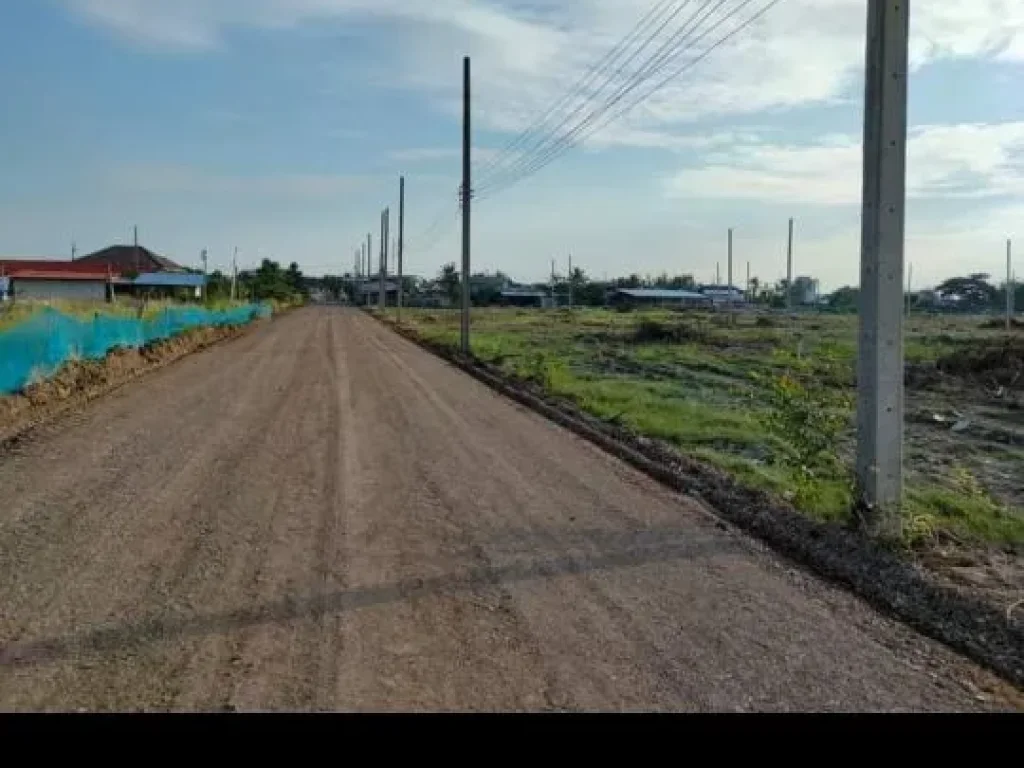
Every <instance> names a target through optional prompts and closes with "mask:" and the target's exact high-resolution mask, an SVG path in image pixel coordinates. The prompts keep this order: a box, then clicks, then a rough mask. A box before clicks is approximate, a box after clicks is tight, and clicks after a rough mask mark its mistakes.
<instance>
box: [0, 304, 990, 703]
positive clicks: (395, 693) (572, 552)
mask: <svg viewBox="0 0 1024 768" xmlns="http://www.w3.org/2000/svg"><path fill="white" fill-rule="evenodd" d="M987 681H990V678H989V677H988V676H987V675H986V674H985V673H983V672H981V671H980V670H979V669H978V668H977V667H974V666H973V665H971V664H970V663H968V662H966V661H964V660H962V659H960V658H959V657H957V656H955V655H954V654H952V653H951V652H949V651H947V650H946V649H944V648H943V647H940V646H938V645H937V644H935V643H932V642H931V641H928V640H926V639H923V638H921V637H919V636H918V635H916V634H914V633H913V632H911V631H910V630H908V629H906V628H905V627H903V626H901V625H898V624H896V623H894V622H891V621H889V620H887V619H884V618H882V617H880V616H879V615H878V614H876V613H874V612H873V611H872V610H871V609H870V608H868V607H866V606H865V605H863V604H862V603H861V602H860V601H858V600H856V599H855V598H853V597H851V596H850V595H848V594H846V593H844V592H841V591H839V590H836V589H833V588H831V587H829V586H826V585H824V584H822V583H820V582H818V581H816V580H815V579H813V578H811V577H810V576H807V575H805V574H803V573H802V572H799V571H797V570H795V569H793V568H791V567H790V566H788V565H786V564H785V563H783V562H781V561H780V560H779V559H778V558H776V557H774V556H773V555H771V554H769V553H766V552H765V551H763V549H762V548H761V547H760V546H759V545H757V544H755V543H754V542H752V541H751V540H749V539H748V538H746V537H745V536H742V535H740V534H738V533H735V532H733V531H731V530H728V529H726V528H725V527H724V526H723V525H721V524H719V523H718V522H717V521H716V520H715V519H714V518H713V517H712V516H711V515H709V514H708V513H707V512H706V511H704V510H702V509H701V508H700V507H699V506H698V505H697V504H696V502H694V501H692V500H689V499H687V498H685V497H683V496H680V495H678V494H675V493H672V492H670V491H668V490H666V489H664V488H663V487H661V486H659V485H658V484H656V483H655V482H654V481H652V480H650V479H648V478H646V477H645V476H643V475H641V474H639V473H638V472H636V471H634V470H632V469H631V468H629V467H627V466H626V465H624V464H622V463H620V462H619V461H617V460H615V459H613V458H611V457H610V456H608V455H606V454H604V453H602V452H601V451H599V450H598V449H597V448H595V447H593V446H591V445H590V444H588V443H586V442H584V441H582V440H580V439H578V438H577V437H575V436H573V435H571V434H570V433H568V432H566V431H565V430H562V429H561V428H559V427H556V426H554V425H552V424H550V423H549V422H547V421H545V420H543V419H542V418H540V417H538V416H536V415H535V414H533V413H531V412H529V411H527V410H525V409H523V408H520V407H519V406H516V405H514V404H512V403H510V402H508V401H506V400H503V399H502V398H500V397H498V396H497V395H495V394H493V393H492V392H491V391H490V390H488V389H486V388H485V387H484V386H483V385H481V384H479V383H477V382H476V381H474V380H472V379H470V378H468V377H467V376H465V375H463V374H462V373H460V372H458V371H456V370H454V369H452V368H450V367H449V366H447V365H446V364H445V363H443V362H441V361H440V360H438V359H436V358H434V357H432V356H430V355H429V354H427V353H426V352H424V351H422V350H420V349H418V348H417V347H415V346H413V345H412V344H410V343H409V342H407V341H405V340H403V339H400V338H399V337H397V336H396V335H394V334H392V333H391V332H390V331H388V330H386V329H385V328H383V327H382V326H380V325H379V324H377V323H376V322H375V321H373V320H371V319H370V318H367V317H365V316H362V315H361V314H359V313H357V312H355V311H351V310H346V309H343V308H333V307H319V308H309V309H306V310H303V311H300V312H297V313H293V314H291V315H288V316H286V317H284V318H281V319H280V320H277V321H275V322H273V323H271V324H267V325H266V326H264V327H262V328H260V329H258V330H255V331H253V332H252V333H250V334H248V335H246V336H244V337H242V338H240V339H238V340H236V341H232V342H230V343H227V344H224V345H221V346H218V347H216V348H213V349H209V350H206V351H204V352H202V353H199V354H197V355H194V356H192V357H189V358H187V359H185V360H183V361H181V362H179V363H177V364H175V365H173V366H171V367H169V368H167V369H164V370H162V371H159V372H157V373H154V374H153V375H151V376H148V377H146V378H145V379H143V380H141V381H138V382H136V383H134V384H131V385H129V386H128V387H126V388H124V389H122V390H120V391H118V392H116V393H114V394H112V395H110V396H108V397H106V398H102V399H100V400H97V401H95V402H93V403H92V404H90V405H89V406H88V407H87V408H86V409H85V410H83V411H82V412H80V413H78V414H76V415H74V416H72V417H68V418H65V419H63V420H62V421H60V422H59V423H56V424H54V425H52V426H50V427H47V428H43V429H41V430H39V431H38V432H36V433H35V434H33V435H32V437H30V438H29V439H28V440H26V441H24V442H23V443H22V444H20V445H19V446H17V447H16V448H14V449H12V450H10V451H8V452H7V453H6V454H4V455H0V709H3V710H69V709H70V710H76V709H84V710H135V709H145V710H167V709H172V710H459V711H462V710H522V709H525V710H681V711H687V710H726V711H731V710H970V709H978V708H982V709H987V708H1005V707H1006V701H1007V700H1006V699H1002V698H1000V695H999V694H997V693H994V692H993V691H995V690H996V689H995V688H992V689H989V688H987V687H986V682H987ZM986 691H989V692H988V693H986Z"/></svg>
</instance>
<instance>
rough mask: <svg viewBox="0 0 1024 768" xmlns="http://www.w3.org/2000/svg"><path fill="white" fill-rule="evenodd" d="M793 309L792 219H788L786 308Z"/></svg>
mask: <svg viewBox="0 0 1024 768" xmlns="http://www.w3.org/2000/svg"><path fill="white" fill-rule="evenodd" d="M792 309H793V219H790V220H789V240H788V244H787V245H786V310H787V311H792Z"/></svg>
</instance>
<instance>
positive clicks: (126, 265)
mask: <svg viewBox="0 0 1024 768" xmlns="http://www.w3.org/2000/svg"><path fill="white" fill-rule="evenodd" d="M75 264H92V265H93V266H100V265H102V266H104V267H109V268H110V270H111V271H113V272H114V273H116V274H130V273H132V272H134V273H136V274H140V275H141V274H144V273H152V272H187V271H188V270H187V269H185V267H183V266H181V265H180V264H175V263H174V262H173V261H171V260H170V259H168V258H166V257H165V256H160V255H158V254H156V253H153V251H151V250H149V249H148V248H144V247H143V246H141V245H140V246H134V245H112V246H110V247H109V248H104V249H103V250H102V251H96V252H95V253H90V254H89V255H88V256H82V257H81V258H80V259H76V260H75Z"/></svg>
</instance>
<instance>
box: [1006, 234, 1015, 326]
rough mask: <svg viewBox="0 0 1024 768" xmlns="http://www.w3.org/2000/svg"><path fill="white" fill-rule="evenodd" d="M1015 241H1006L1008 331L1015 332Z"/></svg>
mask: <svg viewBox="0 0 1024 768" xmlns="http://www.w3.org/2000/svg"><path fill="white" fill-rule="evenodd" d="M1013 291H1014V288H1013V241H1012V240H1007V241H1006V330H1007V331H1012V330H1013V298H1014V297H1013Z"/></svg>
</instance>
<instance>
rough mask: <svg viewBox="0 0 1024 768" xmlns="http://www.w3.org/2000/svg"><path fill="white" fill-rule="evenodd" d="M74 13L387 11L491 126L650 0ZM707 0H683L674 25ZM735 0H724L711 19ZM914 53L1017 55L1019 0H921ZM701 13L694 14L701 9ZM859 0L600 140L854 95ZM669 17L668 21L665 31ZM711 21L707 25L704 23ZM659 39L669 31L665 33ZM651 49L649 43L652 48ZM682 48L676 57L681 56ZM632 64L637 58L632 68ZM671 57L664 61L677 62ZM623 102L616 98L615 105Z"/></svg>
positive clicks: (751, 35) (794, 18) (163, 36)
mask: <svg viewBox="0 0 1024 768" xmlns="http://www.w3.org/2000/svg"><path fill="white" fill-rule="evenodd" d="M66 2H68V3H69V4H70V7H71V8H73V9H74V10H75V11H76V12H78V13H79V14H81V15H83V16H84V17H86V18H88V19H90V20H91V21H92V22H94V23H97V24H101V25H104V26H107V27H109V28H111V29H113V30H115V31H116V32H119V33H121V34H122V35H124V36H126V37H127V38H129V39H130V40H132V41H135V42H140V43H146V44H154V43H159V44H163V45H165V46H168V47H171V48H183V49H190V48H191V49H195V48H199V49H202V48H206V47H209V46H213V45H217V44H219V43H221V42H222V41H223V39H224V33H225V32H226V31H228V30H230V29H232V28H236V27H245V26H249V27H262V28H290V27H296V26H299V25H310V24H314V23H316V24H321V25H322V24H323V23H330V22H337V23H343V22H348V21H351V20H352V19H365V20H370V21H374V20H375V21H378V22H381V23H389V24H392V25H395V26H396V27H397V29H395V30H392V32H393V33H394V34H391V35H389V36H390V38H391V39H393V40H394V41H395V49H396V50H397V51H399V54H400V62H399V65H400V67H401V71H400V72H399V73H398V76H399V77H400V79H401V82H403V83H404V84H405V85H406V86H407V87H412V88H418V89H423V90H425V91H427V92H428V93H429V94H431V95H432V97H433V98H434V99H435V100H436V101H437V103H438V104H439V105H440V106H441V108H443V109H445V110H448V111H451V112H456V111H457V109H458V104H457V102H458V98H457V96H458V91H459V87H460V85H459V76H458V72H459V69H458V67H459V57H460V56H461V55H462V54H463V53H467V54H470V55H472V56H473V58H474V62H473V65H474V82H475V83H476V84H477V86H478V89H477V93H478V96H477V100H476V106H477V110H478V112H479V113H480V115H481V117H482V119H483V122H484V124H485V125H486V126H488V127H492V128H497V129H501V130H509V131H513V130H518V129H521V128H522V127H524V126H525V125H527V124H529V122H530V121H531V120H533V119H534V118H535V117H537V115H538V114H539V113H540V112H541V111H542V110H543V109H544V108H545V107H546V106H547V105H549V104H550V103H552V102H553V100H554V99H555V98H557V96H558V95H559V94H561V93H563V92H565V91H566V89H567V88H568V87H569V86H570V85H571V84H572V83H573V82H575V80H576V79H577V78H578V77H579V76H580V75H581V74H582V72H584V71H585V69H586V68H587V67H588V66H589V65H590V64H591V63H593V62H594V61H596V60H597V59H598V58H599V57H600V56H601V55H602V54H603V52H604V51H606V50H608V49H609V48H610V47H611V46H612V45H613V44H614V43H615V42H616V41H617V40H618V39H619V38H620V37H622V36H623V35H624V34H625V33H626V32H627V31H628V30H629V29H630V28H631V26H632V25H633V24H634V23H635V22H636V21H637V20H638V19H639V18H640V16H641V15H642V14H643V13H645V12H646V11H647V9H648V8H650V7H651V5H652V3H653V0H574V1H570V0H531V2H530V3H523V2H519V1H518V0H515V1H513V0H430V1H429V2H427V1H426V0H424V1H422V2H411V1H409V0H66ZM765 2H767V0H756V2H753V3H752V4H751V5H750V6H748V7H746V8H745V9H744V10H742V11H740V12H739V13H737V15H736V16H735V17H733V18H732V19H730V20H729V21H727V22H725V23H724V24H723V25H722V26H721V27H720V28H719V29H718V30H717V31H715V32H713V33H710V34H708V36H707V37H705V38H704V39H703V40H701V41H700V42H699V43H698V42H696V40H695V37H696V35H694V36H691V37H690V42H693V43H694V44H695V48H694V51H693V52H691V53H689V54H687V56H693V55H695V53H696V52H697V51H700V50H704V49H705V48H706V47H707V46H708V45H709V44H710V43H712V42H713V41H714V40H716V39H717V38H718V37H719V36H720V35H722V34H724V33H725V32H727V31H729V30H730V29H732V28H735V27H736V25H738V24H739V23H740V22H742V21H743V20H745V19H746V18H747V17H748V16H749V15H750V14H751V13H752V11H753V10H754V9H756V8H759V7H761V6H762V5H763V4H764V3H765ZM704 7H705V6H704V4H703V3H700V4H698V3H697V2H696V1H695V0H694V2H690V3H688V4H687V5H686V6H685V8H684V9H683V10H682V11H681V12H680V14H679V15H678V16H677V17H676V20H675V22H674V24H679V23H682V22H683V21H685V20H687V19H688V18H690V16H691V14H693V13H695V12H699V13H706V11H704V10H703V9H704ZM738 7H740V0H727V2H726V3H725V4H724V5H723V6H722V8H721V10H720V11H719V12H718V14H716V15H713V16H711V17H710V18H709V22H708V24H709V25H710V24H711V23H712V22H715V21H717V20H718V19H720V18H722V16H723V15H724V14H725V13H727V12H728V11H729V10H731V9H735V8H738ZM912 14H913V15H912V20H911V24H912V32H913V40H912V49H913V56H912V59H913V63H914V65H915V66H918V67H919V66H923V65H925V64H927V63H928V62H931V61H935V60H939V59H946V58H964V57H987V58H997V59H1000V60H1004V61H1019V62H1024V3H1021V2H1018V1H1017V0H969V1H968V0H929V1H928V2H922V3H918V4H916V5H915V6H914V9H913V11H912ZM697 18H702V16H698V17H697ZM864 27H865V12H864V0H786V2H782V3H781V4H780V5H778V6H777V7H775V8H773V9H772V10H771V11H770V12H769V13H768V14H767V15H766V16H765V17H764V18H763V19H761V20H760V21H759V22H757V23H756V24H754V25H753V26H752V27H750V28H749V29H747V30H745V31H744V32H743V33H742V34H741V35H739V36H737V37H736V38H735V40H733V41H732V42H731V43H730V44H729V45H727V46H723V47H722V48H721V49H719V50H716V51H715V52H714V53H713V54H712V55H711V56H710V57H709V58H708V59H707V60H706V61H704V62H702V63H700V64H699V65H698V66H697V67H695V68H694V69H693V70H691V71H690V72H688V73H686V74H684V75H683V76H682V78H681V79H680V80H679V81H678V82H675V83H673V84H671V85H669V86H668V87H666V88H665V89H664V90H663V91H661V92H660V93H658V94H656V95H654V96H653V97H652V98H651V99H649V100H648V101H647V102H646V103H645V104H644V105H643V107H642V108H640V109H638V110H637V111H635V112H633V113H632V114H631V115H630V117H629V119H628V121H627V122H626V123H625V124H624V125H625V128H626V129H625V130H623V129H621V128H620V129H619V130H617V131H615V132H609V133H608V135H606V136H605V137H604V138H603V139H602V143H603V144H605V145H607V144H610V143H630V141H631V139H632V138H638V139H639V140H640V143H641V144H643V145H649V144H650V143H651V141H652V137H657V136H658V135H659V133H660V134H661V135H662V136H663V137H664V143H666V144H671V137H670V134H671V127H672V126H675V125H679V124H686V123H688V122H691V121H693V120H695V119H698V118H702V117H708V116H714V115H736V114H749V113H756V112H759V111H761V110H765V109H770V108H778V107H791V106H797V105H806V104H813V103H823V102H833V101H836V100H843V99H848V98H851V97H853V98H859V91H858V89H857V88H856V87H854V86H855V84H856V82H857V81H858V78H859V76H860V72H861V69H862V67H863V37H864ZM673 28H674V26H672V25H670V26H669V27H668V28H667V30H666V34H667V31H669V30H671V29H673ZM705 29H706V27H705ZM661 39H664V34H663V36H662V38H661ZM655 49H656V44H655V45H654V46H652V47H651V48H650V49H649V51H653V50H655ZM686 61H687V57H686V56H684V57H682V58H680V59H679V61H678V62H677V63H676V66H678V65H679V64H685V62H686ZM638 62H639V59H637V61H635V62H633V64H632V65H630V67H627V71H629V70H630V69H631V68H632V67H635V66H636V64H637V63H638ZM671 71H672V68H668V69H666V72H671ZM627 101H628V100H624V101H623V104H625V103H627Z"/></svg>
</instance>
